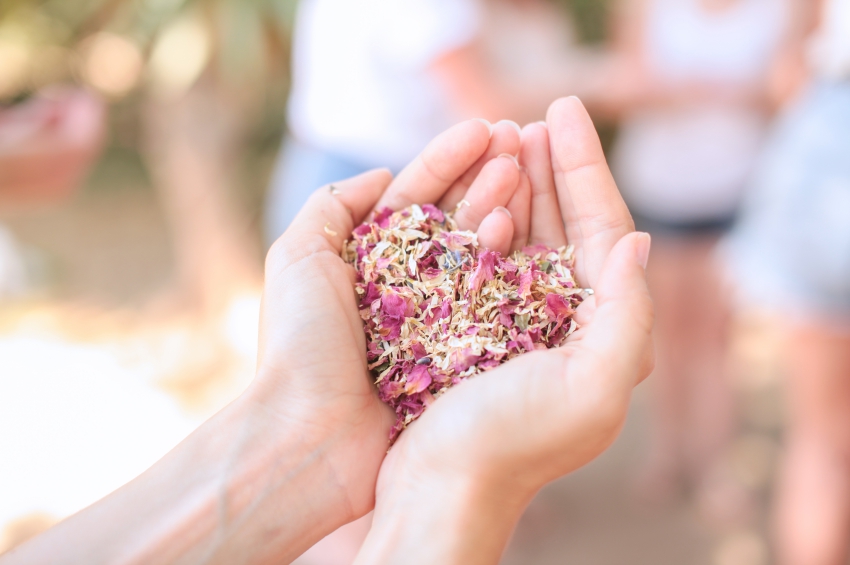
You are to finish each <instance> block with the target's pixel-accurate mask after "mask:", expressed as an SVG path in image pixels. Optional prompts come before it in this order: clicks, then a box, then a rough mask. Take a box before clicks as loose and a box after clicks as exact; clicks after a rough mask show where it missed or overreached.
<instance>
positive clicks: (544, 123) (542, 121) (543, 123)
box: [537, 120, 549, 129]
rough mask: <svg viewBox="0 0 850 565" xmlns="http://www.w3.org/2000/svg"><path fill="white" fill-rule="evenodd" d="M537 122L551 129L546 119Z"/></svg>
mask: <svg viewBox="0 0 850 565" xmlns="http://www.w3.org/2000/svg"><path fill="white" fill-rule="evenodd" d="M537 123H538V124H540V125H541V126H543V127H544V128H546V129H549V124H547V123H546V120H540V121H539V122H537Z"/></svg>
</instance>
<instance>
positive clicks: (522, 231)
mask: <svg viewBox="0 0 850 565" xmlns="http://www.w3.org/2000/svg"><path fill="white" fill-rule="evenodd" d="M507 209H508V211H509V212H510V214H511V217H512V218H513V223H514V230H513V231H514V237H513V241H512V242H511V246H510V251H516V250H518V249H522V248H523V247H525V246H526V245H528V233H529V230H530V229H531V183H530V182H529V180H528V174H526V173H525V171H522V170H520V172H519V183H518V184H517V189H516V192H514V195H513V197H512V198H511V200H510V202H508V205H507Z"/></svg>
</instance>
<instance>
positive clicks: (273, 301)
mask: <svg viewBox="0 0 850 565" xmlns="http://www.w3.org/2000/svg"><path fill="white" fill-rule="evenodd" d="M547 124H548V125H547V126H543V125H539V124H533V125H531V126H528V128H526V130H525V131H524V132H523V133H524V136H523V137H524V139H523V147H522V148H521V151H522V153H523V155H524V156H525V158H526V163H527V164H526V171H520V169H519V167H517V165H516V163H514V162H513V160H512V159H506V158H501V157H496V158H492V159H484V160H483V161H482V158H483V157H486V156H487V155H488V149H489V148H490V146H491V145H492V140H491V139H490V135H489V128H485V127H484V125H482V124H481V123H480V122H477V121H474V120H469V121H466V122H463V123H461V124H459V125H457V126H455V127H453V128H451V129H450V130H448V131H447V132H445V133H444V134H442V135H440V136H439V137H438V138H436V139H435V140H434V141H433V142H432V143H431V144H429V145H428V146H427V147H426V149H425V151H424V153H423V155H422V157H421V158H420V159H417V160H416V161H414V162H412V163H411V164H410V165H409V167H407V168H406V169H405V170H404V171H402V173H401V174H399V175H398V176H397V177H396V178H393V177H392V175H391V174H390V173H389V172H388V171H387V170H386V169H383V170H380V169H379V170H373V171H369V172H367V173H364V174H361V175H359V176H357V177H354V178H351V179H348V180H343V181H340V182H338V183H335V190H330V189H329V188H330V187H327V186H326V187H324V189H323V190H319V191H316V192H315V193H314V194H313V195H312V196H311V197H310V200H309V201H308V203H307V204H306V206H305V207H304V209H303V210H302V211H301V212H300V213H299V215H298V217H297V218H296V220H295V222H294V223H293V225H292V227H291V228H290V229H289V230H287V232H286V233H285V234H284V235H283V236H282V237H281V238H280V239H279V240H278V241H277V242H276V243H275V245H274V246H273V247H272V249H271V251H270V252H269V256H268V260H267V262H266V267H267V276H266V288H265V293H264V300H263V311H262V322H261V331H260V338H259V341H260V343H259V348H258V349H259V351H260V354H259V358H258V365H257V372H256V377H255V380H254V382H253V383H252V385H251V387H250V388H249V389H248V390H246V391H245V392H244V393H243V394H242V395H241V396H240V397H239V398H237V399H236V400H235V401H234V402H233V403H231V404H230V405H229V406H227V407H226V408H225V409H223V410H222V411H220V412H219V413H218V414H216V415H215V416H213V417H212V418H211V419H209V420H208V421H206V422H205V423H204V424H202V425H201V426H200V427H199V428H198V429H197V430H196V431H195V432H193V433H192V434H191V435H190V436H189V437H188V438H186V439H185V440H184V441H183V442H181V443H180V444H179V445H178V446H177V447H175V448H174V449H173V450H172V451H171V452H170V453H168V454H167V455H166V456H165V457H163V458H162V459H161V460H160V461H158V462H157V463H156V464H154V465H153V466H152V467H151V468H150V469H148V470H147V471H145V472H144V473H143V474H142V475H140V476H139V477H137V478H136V479H134V480H133V481H131V482H130V483H128V484H126V485H124V486H123V487H121V488H120V489H118V490H117V491H115V492H113V493H112V494H110V495H109V496H107V497H106V498H104V499H102V500H101V501H99V502H97V503H95V504H94V505H92V506H90V507H89V508H86V509H84V510H82V511H81V512H79V513H78V514H76V515H74V516H72V517H70V518H68V519H66V520H64V521H63V522H61V523H59V524H58V525H56V526H54V527H53V528H51V529H50V530H48V531H47V532H45V533H43V534H41V535H39V536H37V537H35V538H34V539H32V540H30V541H28V542H26V543H24V544H23V545H20V546H18V547H17V548H14V549H12V550H11V551H10V552H8V553H6V554H4V555H3V556H0V564H2V565H17V564H24V563H55V564H62V563H69V564H77V563H107V562H108V563H194V562H205V563H240V564H245V565H250V564H254V563H258V564H259V563H289V562H291V561H292V560H293V559H294V558H295V557H296V556H297V555H299V554H300V553H302V552H303V551H304V550H305V549H306V548H307V547H309V546H310V545H311V544H312V543H314V542H315V541H317V540H318V539H320V538H321V537H322V536H323V535H325V534H327V533H328V532H330V531H332V530H333V529H335V528H337V527H339V526H340V525H341V524H344V523H346V522H348V521H350V520H352V519H354V518H357V517H358V516H362V515H363V514H364V513H365V512H366V511H368V510H369V509H370V508H371V507H372V506H373V505H375V506H376V514H375V515H376V519H375V525H374V526H373V528H372V530H371V531H370V533H369V536H368V538H367V542H366V544H365V546H364V547H363V550H362V552H361V554H360V555H359V556H358V561H357V562H358V563H371V564H376V563H388V564H394V563H423V564H424V563H428V564H431V563H463V564H479V563H480V564H484V563H496V562H498V560H499V558H500V555H501V553H502V551H503V550H504V547H505V545H506V544H507V542H508V539H509V537H510V534H511V531H512V530H513V528H514V526H515V524H516V522H517V520H518V519H519V516H520V515H521V513H522V512H523V510H524V509H525V507H526V506H527V504H528V503H529V501H530V500H531V498H532V497H533V496H534V495H535V494H536V492H538V491H539V490H540V489H541V488H542V487H543V486H544V485H545V484H547V483H548V482H550V481H552V480H554V479H556V478H558V477H560V476H563V475H564V474H567V473H570V472H572V471H574V470H576V469H578V468H580V467H582V466H584V465H586V464H587V463H589V462H590V461H591V460H593V459H594V458H596V457H597V456H598V455H599V454H600V453H601V452H603V451H604V450H605V449H606V448H607V447H608V446H609V445H610V444H611V443H612V442H613V441H614V439H615V437H616V436H617V434H618V433H619V431H620V429H621V428H622V426H623V423H624V421H625V418H626V413H627V411H628V406H629V400H630V397H631V394H632V390H633V389H634V387H635V386H636V385H637V384H638V383H639V382H641V381H642V380H643V378H645V377H646V376H647V375H648V373H649V372H650V371H651V369H652V362H651V360H652V344H651V342H652V318H653V315H652V302H651V299H650V296H649V290H648V288H647V284H646V278H645V266H646V263H647V259H648V256H649V251H650V238H649V236H648V235H647V234H640V233H635V232H634V229H633V227H634V226H633V223H632V220H631V217H630V216H629V212H628V209H627V208H626V206H625V203H624V202H623V200H622V198H621V197H620V194H619V192H618V190H617V187H616V185H615V183H614V180H613V178H612V177H611V174H610V171H609V170H608V167H607V165H606V163H605V158H604V156H603V154H602V148H601V145H600V143H599V139H598V138H597V137H596V134H595V131H594V129H593V124H592V122H591V120H590V117H589V116H588V114H587V113H586V112H585V111H584V108H583V107H582V105H581V103H580V102H578V101H577V100H576V99H562V100H559V101H556V102H555V103H554V104H553V105H552V108H551V109H550V111H549V114H548V118H547ZM550 148H551V149H550ZM426 163H428V164H430V166H429V165H426ZM435 171H440V174H439V175H436V174H435ZM467 177H471V178H472V181H471V183H469V184H468V185H467V180H466V179H467ZM529 184H530V185H531V188H532V189H533V190H532V189H529V190H525V188H524V187H528V185H529ZM458 187H463V190H461V192H460V196H461V197H463V198H466V199H468V201H469V202H470V205H469V206H468V207H464V208H463V210H466V212H465V213H464V214H460V213H459V214H458V215H457V216H456V218H457V220H458V222H459V227H460V228H461V229H469V230H472V231H475V232H477V233H478V234H479V237H480V239H481V242H482V243H484V242H485V241H487V242H489V244H488V246H489V247H490V248H491V249H494V250H497V251H501V252H507V251H508V249H510V248H511V247H512V246H514V245H519V246H522V245H526V244H542V245H547V246H550V247H558V246H561V245H563V244H565V243H566V242H567V240H568V238H569V241H570V243H572V244H574V245H575V246H576V248H577V256H576V277H577V280H578V282H579V284H580V285H582V286H583V287H586V288H590V287H592V288H594V289H595V291H596V292H595V294H594V295H593V296H592V297H590V298H588V299H587V300H585V301H584V302H583V303H582V305H581V306H580V307H579V311H578V312H577V316H578V317H579V318H580V320H581V324H582V329H581V330H580V332H577V333H575V334H572V336H571V337H569V338H568V339H567V342H566V343H565V344H564V345H563V346H562V347H560V348H555V349H550V350H545V351H535V352H532V353H529V354H528V355H523V356H521V357H519V358H517V359H514V360H511V361H510V362H508V363H505V364H504V365H502V366H500V367H498V368H495V369H493V370H492V371H489V372H488V373H487V375H481V376H480V377H476V378H474V379H469V380H468V381H464V382H463V383H460V384H459V385H457V386H455V387H453V388H451V389H450V390H448V391H447V392H446V393H444V394H443V395H442V396H441V397H440V399H439V400H438V401H437V402H435V403H434V404H433V405H431V407H429V409H428V410H427V411H426V412H425V413H424V414H423V415H422V417H421V418H420V419H419V420H418V421H416V422H415V423H413V424H412V425H411V426H410V427H409V428H408V429H407V430H406V431H405V432H404V433H403V434H402V435H401V436H400V438H399V439H398V441H397V442H396V443H395V444H394V445H393V446H392V448H391V449H390V450H389V452H388V451H387V441H388V434H389V431H390V428H391V427H392V425H393V422H394V414H393V411H392V409H390V408H389V407H388V406H387V405H385V404H384V403H382V402H381V400H380V399H379V397H378V394H377V389H376V387H375V386H374V385H373V383H372V382H371V381H372V379H371V376H370V373H369V370H368V368H367V363H366V356H365V344H364V334H363V332H362V327H361V324H360V319H359V314H358V306H357V301H356V297H355V292H354V288H353V286H352V285H353V280H354V279H353V269H352V267H351V265H348V264H346V263H345V262H344V261H343V259H342V258H341V257H340V251H341V249H342V246H343V243H344V241H345V234H348V233H350V232H351V230H352V229H353V228H354V227H355V226H356V225H358V224H359V223H360V222H362V221H363V220H364V219H366V218H367V216H368V214H369V213H370V211H372V210H374V209H377V208H381V207H383V206H389V207H391V208H394V209H399V208H403V207H406V206H409V205H411V204H414V203H416V204H425V203H434V204H442V205H443V206H444V209H450V208H451V207H452V206H451V205H450V202H449V200H450V199H451V198H452V195H453V194H454V193H455V192H456V190H455V189H457V188H458ZM516 200H519V201H520V202H519V204H521V206H519V207H518V208H517V211H519V209H523V210H525V211H526V214H524V215H520V214H514V215H513V216H511V215H510V214H507V213H505V206H506V205H510V203H511V202H512V201H516ZM329 225H331V226H333V227H335V228H336V229H339V230H340V231H339V232H334V231H330V230H328V226H329ZM331 350H332V353H333V354H329V352H330V351H331ZM494 403H495V405H496V406H499V407H500V409H499V410H494V409H493V406H494Z"/></svg>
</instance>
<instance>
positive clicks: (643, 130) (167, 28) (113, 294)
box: [0, 0, 850, 565]
mask: <svg viewBox="0 0 850 565" xmlns="http://www.w3.org/2000/svg"><path fill="white" fill-rule="evenodd" d="M571 94H577V95H578V96H579V97H580V98H581V99H582V100H583V101H584V103H585V105H586V106H587V107H588V109H589V110H590V111H591V114H592V115H593V117H594V120H595V121H596V123H597V127H598V129H599V131H600V135H601V137H602V140H603V144H604V146H605V148H606V152H607V153H608V156H609V162H610V164H611V166H612V169H613V171H614V174H615V177H616V178H617V181H618V184H619V185H620V187H621V190H622V191H623V193H624V196H625V197H626V199H627V201H628V203H629V205H630V207H631V208H632V211H633V215H634V216H635V220H636V223H637V227H638V229H642V230H645V231H649V232H650V233H652V235H653V257H652V258H651V260H650V266H649V276H650V279H651V280H650V282H651V286H652V291H653V294H654V298H655V301H656V306H657V309H658V321H657V328H656V331H657V346H658V351H657V353H658V368H657V370H656V373H655V374H654V376H653V377H652V379H651V380H650V381H648V382H647V383H646V384H645V385H642V386H641V387H639V389H638V391H637V393H636V395H635V399H634V405H633V409H632V412H631V414H630V418H629V421H628V424H627V426H626V429H625V430H624V432H623V434H622V436H621V438H620V439H619V440H618V441H617V443H616V444H615V445H614V446H613V448H612V449H611V450H609V451H608V452H607V453H606V454H604V455H603V456H602V457H601V458H600V459H599V460H597V461H595V462H594V463H593V464H591V465H589V466H588V467H587V468H585V469H582V470H580V471H579V472H577V473H575V474H573V475H571V476H569V477H566V478H564V479H562V480H560V481H557V482H556V483H553V484H552V485H550V486H549V487H547V488H546V489H545V490H544V491H543V492H542V493H541V494H540V495H539V496H538V498H537V499H536V500H535V501H534V502H533V503H532V505H531V506H530V508H529V509H528V511H527V513H526V515H525V516H524V517H523V519H522V521H521V523H520V525H519V527H518V529H517V531H516V533H515V536H514V538H513V541H512V542H511V545H510V547H509V549H508V551H507V553H506V555H505V557H504V560H503V562H504V563H506V564H514V563H516V564H525V563H540V564H548V563H552V564H555V563H558V564H562V563H570V564H582V565H593V564H598V565H612V564H619V563H629V564H633V565H635V564H653V565H661V564H671V565H673V564H676V565H678V564H694V565H702V564H705V565H766V564H768V563H775V562H778V563H788V564H805V565H840V564H844V563H847V562H848V555H847V550H848V540H850V437H848V430H850V0H406V1H402V0H301V1H300V2H296V0H254V1H252V2H242V1H239V0H2V2H0V553H2V552H3V551H6V550H8V549H9V548H11V547H14V546H15V545H16V544H18V543H21V542H22V541H24V540H26V539H28V538H29V537H30V536H32V535H35V534H37V533H38V532H40V531H42V530H44V529H46V528H47V527H49V526H50V525H52V524H54V523H55V522H57V521H58V520H61V519H62V518H64V517H66V516H68V515H70V514H72V513H74V512H76V511H77V510H80V509H81V508H83V507H85V506H87V505H88V504H91V503H92V502H94V501H95V500H97V499H99V498H100V497H102V496H104V495H106V494H107V493H109V492H111V491H112V490H114V489H115V488H117V487H118V486H120V485H122V484H123V483H125V482H127V481H128V480H130V479H131V478H133V477H134V476H136V475H138V474H139V473H141V472H142V471H143V470H144V469H146V468H147V467H148V466H149V465H151V464H152V463H153V462H154V461H156V460H157V459H158V458H159V457H161V456H162V455H163V454H164V453H166V452H167V451H168V450H169V449H170V448H171V447H173V446H174V445H175V444H176V443H178V442H179V441H180V440H181V439H182V438H183V437H185V436H186V435H188V433H189V432H190V431H192V430H193V429H194V428H195V427H197V426H198V425H199V424H200V423H201V422H202V421H203V420H205V419H206V418H207V417H209V416H210V415H212V414H213V413H214V412H215V411H217V410H218V409H219V408H221V407H222V406H223V405H225V404H226V403H227V402H228V401H229V400H231V399H232V398H234V397H235V396H236V395H238V394H239V392H241V391H242V390H243V389H244V387H245V386H247V384H248V383H249V382H250V379H251V378H252V374H253V369H254V357H255V354H256V339H257V321H258V311H259V299H260V291H261V283H262V258H263V256H264V253H265V250H266V249H267V248H268V246H269V245H270V243H271V242H272V241H273V240H274V239H275V238H276V237H277V236H279V235H280V234H281V233H282V232H283V230H284V229H285V228H286V226H287V224H288V223H289V221H290V220H291V218H292V217H293V216H294V214H295V213H296V212H297V210H298V209H299V208H300V206H301V204H302V203H303V201H304V200H305V199H306V197H307V195H308V194H309V193H310V192H311V191H312V190H314V189H315V188H316V187H319V186H321V185H323V184H325V183H327V182H331V181H333V180H339V179H341V178H345V177H348V176H352V175H354V174H357V173H359V172H361V171H363V170H366V169H369V168H372V167H376V166H389V167H390V168H392V169H394V170H398V169H400V168H401V167H402V166H403V165H404V164H405V163H406V162H408V161H409V160H411V159H412V158H413V157H414V156H415V155H416V154H417V153H418V152H419V151H420V150H421V148H422V147H423V146H424V145H425V143H426V142H427V141H428V140H430V139H431V138H432V137H434V136H435V135H436V134H438V133H439V132H440V131H442V130H443V129H445V128H446V127H448V126H450V125H451V124H453V123H455V122H457V121H459V120H462V119H466V118H469V117H484V118H487V119H489V120H491V121H493V122H496V121H498V120H501V119H510V120H513V121H515V122H517V123H518V124H520V125H524V124H526V123H529V122H532V121H536V120H540V119H543V118H544V117H545V111H546V107H547V106H548V104H549V103H550V102H551V101H552V100H554V99H555V98H557V97H560V96H565V95H571ZM366 529H368V518H367V519H366V520H365V521H360V522H359V523H355V524H353V525H350V526H348V527H346V528H344V529H343V530H340V531H339V532H337V533H335V534H333V535H332V536H330V537H329V538H327V539H326V540H324V541H323V542H321V543H320V544H319V545H318V546H316V547H315V548H314V549H313V550H311V551H310V552H309V553H308V554H307V555H305V556H304V557H302V559H301V560H299V563H303V564H304V565H309V564H314V565H337V564H343V563H350V562H351V560H352V557H353V555H354V553H355V552H356V549H357V547H358V543H359V540H361V539H362V536H363V535H364V532H365V530H366Z"/></svg>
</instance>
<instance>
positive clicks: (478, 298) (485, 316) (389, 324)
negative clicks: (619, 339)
mask: <svg viewBox="0 0 850 565" xmlns="http://www.w3.org/2000/svg"><path fill="white" fill-rule="evenodd" d="M343 258H344V259H345V260H346V261H348V262H349V263H352V264H353V265H354V267H355V269H356V270H357V275H358V278H357V283H356V291H357V294H358V296H359V297H360V299H359V306H360V316H361V318H362V319H363V325H364V329H365V332H366V337H367V349H366V358H367V360H368V362H369V367H370V368H371V369H372V370H373V371H374V373H375V374H376V381H375V382H376V384H377V387H378V393H379V396H380V398H381V400H382V401H384V402H386V403H387V404H389V405H390V406H391V407H392V408H393V409H394V410H395V413H396V418H397V419H396V423H395V425H394V426H393V429H392V431H391V434H390V441H394V440H395V438H396V437H397V436H398V434H399V433H401V431H402V430H404V428H405V427H406V426H407V425H408V424H410V423H411V422H412V421H413V420H415V419H416V418H418V417H419V416H420V415H421V414H422V412H423V411H424V410H425V408H426V407H427V406H429V405H430V404H431V403H432V402H434V400H435V399H436V398H438V397H439V396H440V395H441V394H443V393H445V391H446V390H448V389H449V388H450V387H451V386H453V385H456V384H458V383H460V382H462V381H463V380H465V379H467V378H469V377H471V376H473V375H476V374H478V373H480V372H482V371H486V370H489V369H492V368H495V367H497V366H499V365H500V364H502V363H504V362H506V361H508V360H509V359H512V358H513V357H516V356H517V355H521V354H523V353H525V352H528V351H533V350H535V349H545V348H549V347H557V346H559V345H561V343H563V341H564V340H565V339H566V338H567V337H568V336H569V335H570V334H571V333H572V332H573V331H575V329H576V327H577V326H576V324H575V322H574V321H573V319H572V316H573V314H574V313H575V309H576V307H577V306H578V305H579V303H580V302H581V300H582V292H583V291H582V289H580V288H577V285H576V283H575V280H574V278H573V272H572V268H573V250H572V247H564V248H561V249H550V248H548V247H546V246H542V245H536V246H531V247H527V248H525V249H524V250H523V252H522V253H514V254H513V255H512V256H511V257H508V258H503V257H501V256H500V255H499V254H498V253H494V252H492V251H489V250H486V249H480V248H479V247H478V240H477V237H476V235H475V234H474V233H472V232H465V231H459V230H458V229H457V224H456V223H455V221H454V219H453V217H452V214H447V213H444V212H442V211H441V210H439V209H438V208H436V207H435V206H433V205H430V204H425V205H423V206H421V207H420V206H416V205H414V206H411V207H409V208H406V209H404V210H400V211H398V212H392V210H390V209H388V208H385V209H383V210H380V211H378V212H377V213H376V214H375V215H374V216H373V218H372V219H371V221H369V222H366V223H364V224H362V225H360V226H358V227H357V228H356V229H355V230H354V232H353V233H352V236H351V239H350V240H349V241H348V242H347V243H346V245H345V247H344V249H343Z"/></svg>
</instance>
